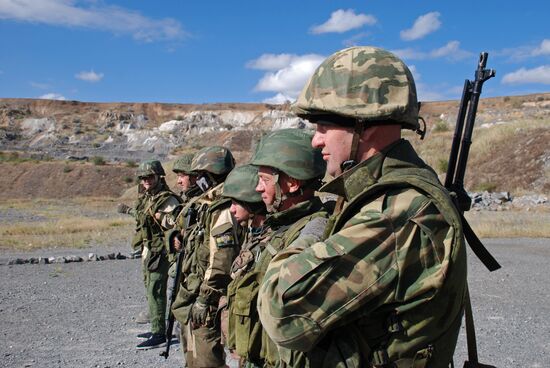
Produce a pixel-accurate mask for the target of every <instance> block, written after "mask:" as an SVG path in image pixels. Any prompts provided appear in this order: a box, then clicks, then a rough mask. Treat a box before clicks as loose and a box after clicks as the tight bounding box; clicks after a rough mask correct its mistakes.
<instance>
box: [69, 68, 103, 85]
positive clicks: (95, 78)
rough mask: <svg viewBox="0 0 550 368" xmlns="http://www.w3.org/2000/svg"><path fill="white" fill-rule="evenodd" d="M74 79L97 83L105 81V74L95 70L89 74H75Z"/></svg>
mask: <svg viewBox="0 0 550 368" xmlns="http://www.w3.org/2000/svg"><path fill="white" fill-rule="evenodd" d="M74 77H75V78H76V79H80V80H83V81H86V82H91V83H95V82H99V81H100V80H102V79H103V73H96V72H94V71H93V70H90V71H89V72H80V73H78V74H75V76H74Z"/></svg>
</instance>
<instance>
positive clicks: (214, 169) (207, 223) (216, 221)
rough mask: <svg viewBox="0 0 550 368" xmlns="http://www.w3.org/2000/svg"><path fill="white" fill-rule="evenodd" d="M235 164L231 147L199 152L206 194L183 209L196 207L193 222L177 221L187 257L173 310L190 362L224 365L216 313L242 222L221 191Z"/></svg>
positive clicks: (196, 166) (196, 160) (196, 168)
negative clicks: (238, 222) (232, 214)
mask: <svg viewBox="0 0 550 368" xmlns="http://www.w3.org/2000/svg"><path fill="white" fill-rule="evenodd" d="M234 165H235V161H234V159H233V156H232V154H231V152H230V151H229V150H228V149H226V148H223V147H218V146H214V147H207V148H204V149H202V150H200V151H199V152H197V153H196V154H195V156H194V157H193V161H192V163H191V170H192V171H193V172H196V173H197V185H198V186H199V187H200V188H201V190H202V191H203V194H201V195H200V196H198V197H195V198H193V199H192V200H191V201H190V202H189V203H188V204H187V206H186V208H184V209H183V213H188V208H189V207H192V208H194V209H195V210H196V221H195V222H194V223H193V224H192V225H190V226H189V227H186V226H185V224H184V223H183V222H179V221H178V226H177V228H178V230H179V231H180V234H179V235H178V236H176V237H175V239H174V243H173V248H174V250H176V251H180V250H181V251H183V252H184V260H183V269H182V273H183V275H182V281H181V284H180V288H179V290H178V295H177V298H176V301H175V302H174V304H173V306H172V312H173V313H174V316H175V318H176V319H177V320H178V322H179V323H180V324H181V326H182V330H183V331H182V333H181V336H180V337H181V341H182V348H183V349H182V350H183V352H184V354H185V360H186V363H187V365H188V366H189V367H222V366H224V365H225V356H224V355H225V354H224V351H223V346H222V345H221V331H220V324H219V320H218V319H217V318H216V317H217V311H218V303H219V301H220V298H221V297H222V296H223V295H225V293H226V289H227V285H228V284H229V282H230V281H231V277H230V276H229V273H230V267H231V263H232V262H233V260H234V259H235V257H236V256H237V255H238V254H239V238H238V236H237V232H238V231H237V230H238V229H237V226H238V225H237V224H235V223H234V221H233V219H232V216H231V212H230V211H229V207H230V205H231V200H230V199H229V198H223V197H222V196H221V194H222V190H223V182H224V180H225V178H226V176H227V175H228V174H229V172H230V171H231V170H232V169H233V167H234ZM183 219H184V218H183V216H182V221H183Z"/></svg>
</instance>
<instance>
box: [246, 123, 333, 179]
mask: <svg viewBox="0 0 550 368" xmlns="http://www.w3.org/2000/svg"><path fill="white" fill-rule="evenodd" d="M312 138H313V134H312V133H311V132H308V131H305V130H303V129H281V130H276V131H273V132H271V133H269V134H268V135H267V136H265V137H264V138H263V139H262V140H261V141H260V144H259V145H258V148H257V149H256V153H255V154H254V157H253V158H252V162H251V164H252V165H255V166H269V167H273V168H275V169H277V170H279V171H282V172H284V173H285V174H287V175H288V176H290V177H292V178H294V179H298V180H309V179H314V178H318V177H322V176H324V174H325V170H326V162H325V161H324V160H323V156H322V154H321V150H320V149H317V148H313V147H312V146H311V139H312Z"/></svg>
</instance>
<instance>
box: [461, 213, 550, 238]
mask: <svg viewBox="0 0 550 368" xmlns="http://www.w3.org/2000/svg"><path fill="white" fill-rule="evenodd" d="M466 218H467V219H468V222H469V223H470V225H472V228H473V229H474V231H475V232H476V234H477V235H478V236H479V237H481V238H550V226H548V224H549V223H550V213H548V212H536V211H533V212H519V211H502V212H492V211H477V212H476V211H470V212H466Z"/></svg>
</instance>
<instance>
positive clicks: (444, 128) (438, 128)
mask: <svg viewBox="0 0 550 368" xmlns="http://www.w3.org/2000/svg"><path fill="white" fill-rule="evenodd" d="M448 131H449V124H447V122H446V121H443V120H439V121H438V122H437V123H435V124H434V127H433V128H432V132H433V133H438V132H448Z"/></svg>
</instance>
